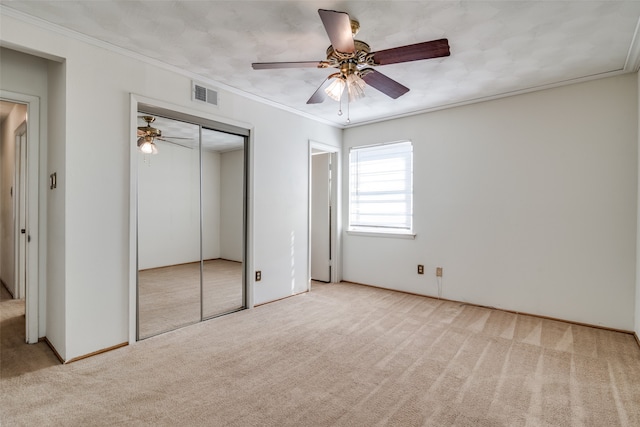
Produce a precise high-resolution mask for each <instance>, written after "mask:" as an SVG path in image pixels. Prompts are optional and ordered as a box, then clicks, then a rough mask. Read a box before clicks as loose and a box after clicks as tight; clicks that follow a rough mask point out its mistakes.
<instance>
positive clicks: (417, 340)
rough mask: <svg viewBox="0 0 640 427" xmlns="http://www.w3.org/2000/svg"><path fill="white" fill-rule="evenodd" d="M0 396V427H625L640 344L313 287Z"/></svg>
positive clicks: (638, 404)
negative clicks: (18, 426) (392, 426)
mask: <svg viewBox="0 0 640 427" xmlns="http://www.w3.org/2000/svg"><path fill="white" fill-rule="evenodd" d="M3 356H4V354H3ZM1 390H2V399H1V400H0V405H1V406H0V409H1V412H2V415H1V417H0V422H1V424H2V425H3V426H5V425H6V426H14V425H64V426H87V425H161V426H165V425H166V426H173V425H184V426H375V425H394V426H617V425H620V426H638V425H640V349H639V348H638V346H637V344H636V342H635V340H634V338H633V337H632V336H631V335H628V334H623V333H616V332H611V331H604V330H600V329H595V328H589V327H584V326H576V325H572V324H568V323H563V322H557V321H551V320H544V319H539V318H535V317H530V316H524V315H516V314H511V313H506V312H502V311H499V310H491V309H487V308H479V307H475V306H470V305H465V304H461V303H453V302H446V301H439V300H437V299H433V298H426V297H420V296H415V295H408V294H403V293H400V292H393V291H387V290H382V289H376V288H371V287H366V286H359V285H353V284H349V283H341V284H329V285H320V284H314V286H313V290H312V292H310V293H307V294H303V295H299V296H295V297H292V298H288V299H285V300H282V301H278V302H274V303H271V304H266V305H263V306H260V307H257V308H255V309H253V310H245V311H240V312H237V313H234V314H230V315H227V316H223V317H219V318H215V319H212V320H210V321H206V322H202V323H198V324H195V325H192V326H189V327H186V328H183V329H180V330H176V331H173V332H169V333H167V334H163V335H159V336H156V337H153V338H150V339H147V340H144V341H142V342H139V343H137V344H135V345H131V346H128V347H124V348H121V349H118V350H114V351H111V352H108V353H105V354H101V355H98V356H94V357H91V358H88V359H84V360H81V361H78V362H75V363H72V364H69V365H57V366H49V367H45V368H43V369H39V370H35V371H32V372H26V373H23V374H21V375H14V376H11V375H9V376H4V377H3V378H2V384H1Z"/></svg>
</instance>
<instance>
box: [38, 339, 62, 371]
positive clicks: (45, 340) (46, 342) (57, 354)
mask: <svg viewBox="0 0 640 427" xmlns="http://www.w3.org/2000/svg"><path fill="white" fill-rule="evenodd" d="M38 341H41V342H44V343H45V344H47V345H48V346H49V348H50V349H51V351H53V354H55V355H56V357H57V358H58V360H59V361H60V363H62V364H64V359H63V358H62V356H60V353H58V350H56V348H55V347H54V346H53V344H51V341H49V340H48V339H47V337H43V338H40V339H38Z"/></svg>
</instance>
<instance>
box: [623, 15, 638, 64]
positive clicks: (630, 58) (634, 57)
mask: <svg viewBox="0 0 640 427" xmlns="http://www.w3.org/2000/svg"><path fill="white" fill-rule="evenodd" d="M624 69H625V71H628V72H631V73H635V72H637V71H638V69H640V19H638V23H637V24H636V30H635V32H634V33H633V38H632V39H631V45H630V46H629V52H628V53H627V59H626V61H625V62H624Z"/></svg>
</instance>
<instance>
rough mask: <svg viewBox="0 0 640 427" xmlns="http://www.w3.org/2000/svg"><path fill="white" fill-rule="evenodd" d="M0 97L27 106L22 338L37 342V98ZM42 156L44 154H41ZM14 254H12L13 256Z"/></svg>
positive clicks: (0, 93)
mask: <svg viewBox="0 0 640 427" xmlns="http://www.w3.org/2000/svg"><path fill="white" fill-rule="evenodd" d="M0 100H2V101H7V102H12V103H15V104H23V105H26V106H27V142H26V148H27V159H26V166H27V177H26V181H27V182H26V191H27V200H26V203H27V208H26V211H27V212H26V214H27V223H26V232H27V235H28V236H29V237H30V241H29V243H28V244H27V250H26V254H27V256H26V263H27V275H26V277H27V280H26V289H25V341H26V342H27V343H29V344H34V343H37V342H38V338H39V330H40V327H39V326H40V320H44V315H43V313H42V312H41V311H42V310H44V304H42V305H41V304H40V298H39V296H40V294H41V287H44V273H45V268H44V265H43V263H44V262H45V261H44V254H43V253H42V252H41V250H44V246H42V247H41V246H40V222H41V221H43V220H44V217H42V216H41V215H40V210H41V208H44V204H43V206H40V186H39V183H40V169H41V168H46V164H45V165H41V164H40V98H39V97H37V96H32V95H26V94H23V93H17V92H11V91H7V90H0ZM43 158H44V157H43ZM14 200H15V199H14ZM14 229H15V230H16V231H17V232H18V233H19V232H20V230H19V224H17V221H14ZM17 255H18V254H16V256H17Z"/></svg>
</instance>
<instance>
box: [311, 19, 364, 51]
mask: <svg viewBox="0 0 640 427" xmlns="http://www.w3.org/2000/svg"><path fill="white" fill-rule="evenodd" d="M318 13H319V14H320V19H322V23H323V24H324V29H325V30H326V31H327V35H328V36H329V40H331V46H333V48H334V49H335V50H337V51H338V52H342V53H353V52H355V51H356V48H355V45H354V44H353V32H352V31H351V18H349V15H348V14H347V13H346V12H336V11H335V10H325V9H318Z"/></svg>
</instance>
